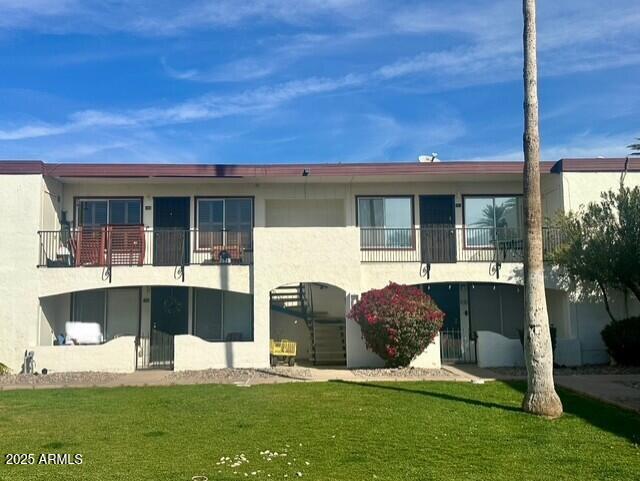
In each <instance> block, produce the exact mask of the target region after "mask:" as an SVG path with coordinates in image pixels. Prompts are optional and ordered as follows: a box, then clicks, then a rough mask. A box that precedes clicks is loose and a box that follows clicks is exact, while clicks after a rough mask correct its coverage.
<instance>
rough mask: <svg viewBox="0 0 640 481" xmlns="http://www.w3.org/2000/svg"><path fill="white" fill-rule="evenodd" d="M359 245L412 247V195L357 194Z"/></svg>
mask: <svg viewBox="0 0 640 481" xmlns="http://www.w3.org/2000/svg"><path fill="white" fill-rule="evenodd" d="M358 224H359V225H360V236H361V247H365V248H374V247H384V248H389V249H398V248H409V247H412V246H413V198H412V197H359V198H358Z"/></svg>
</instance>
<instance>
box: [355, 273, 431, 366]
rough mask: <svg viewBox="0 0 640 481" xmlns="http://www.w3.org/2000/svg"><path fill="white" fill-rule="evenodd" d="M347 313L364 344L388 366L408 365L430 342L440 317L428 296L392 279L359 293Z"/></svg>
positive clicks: (415, 288)
mask: <svg viewBox="0 0 640 481" xmlns="http://www.w3.org/2000/svg"><path fill="white" fill-rule="evenodd" d="M348 317H349V319H353V320H354V321H356V322H357V323H358V324H360V328H361V329H362V337H363V338H364V340H365V342H366V344H367V348H368V349H369V350H371V351H373V352H375V353H376V354H377V355H378V356H380V357H381V358H382V359H384V360H385V362H386V364H387V366H388V367H403V366H408V365H409V363H410V362H411V361H413V359H415V358H416V356H418V354H420V353H422V352H423V351H424V350H425V349H426V348H427V346H428V345H429V344H431V343H432V342H433V339H434V338H435V337H436V335H437V334H438V332H439V331H440V329H441V328H442V322H443V321H444V313H443V312H442V311H441V310H440V309H439V308H438V306H437V305H436V303H435V302H434V301H433V299H431V297H430V296H428V295H426V294H425V293H424V292H422V290H420V289H419V288H417V287H413V286H405V285H399V284H394V283H390V284H389V285H388V286H387V287H385V288H384V289H373V290H370V291H368V292H365V293H364V294H362V296H361V297H360V300H359V301H358V302H356V303H355V305H354V306H353V307H352V309H351V312H349V315H348Z"/></svg>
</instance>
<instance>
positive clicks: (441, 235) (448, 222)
mask: <svg viewBox="0 0 640 481" xmlns="http://www.w3.org/2000/svg"><path fill="white" fill-rule="evenodd" d="M420 245H421V253H422V262H423V263H424V264H427V263H429V264H438V263H440V264H442V263H455V262H456V207H455V196H453V195H421V196H420Z"/></svg>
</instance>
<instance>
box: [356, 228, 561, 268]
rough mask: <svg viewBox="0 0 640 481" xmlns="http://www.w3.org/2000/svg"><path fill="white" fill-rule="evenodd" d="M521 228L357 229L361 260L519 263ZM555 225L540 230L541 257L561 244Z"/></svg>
mask: <svg viewBox="0 0 640 481" xmlns="http://www.w3.org/2000/svg"><path fill="white" fill-rule="evenodd" d="M523 238H524V232H523V231H522V230H521V229H513V228H492V227H466V226H464V227H416V228H377V227H373V228H360V251H361V261H362V262H421V263H423V264H444V263H454V262H522V261H523V245H524V242H523ZM561 240H562V237H561V233H560V231H559V230H558V229H556V228H545V229H543V245H544V258H545V260H550V259H551V257H552V255H553V253H554V252H555V250H556V249H557V248H558V247H559V246H560V244H561Z"/></svg>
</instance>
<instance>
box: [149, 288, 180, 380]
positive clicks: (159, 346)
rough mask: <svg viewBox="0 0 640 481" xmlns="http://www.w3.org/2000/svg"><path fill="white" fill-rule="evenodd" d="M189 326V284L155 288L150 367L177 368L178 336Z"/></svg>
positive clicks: (152, 302)
mask: <svg viewBox="0 0 640 481" xmlns="http://www.w3.org/2000/svg"><path fill="white" fill-rule="evenodd" d="M188 330H189V288H187V287H152V288H151V331H150V335H149V356H148V358H149V367H155V368H165V369H172V368H173V355H174V346H173V341H174V336H176V335H178V334H187V333H188Z"/></svg>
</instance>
